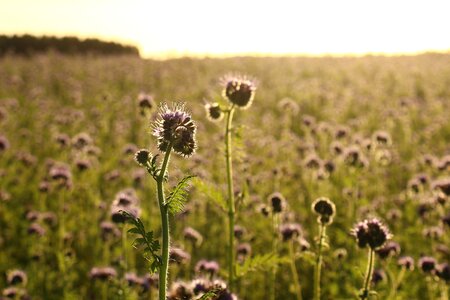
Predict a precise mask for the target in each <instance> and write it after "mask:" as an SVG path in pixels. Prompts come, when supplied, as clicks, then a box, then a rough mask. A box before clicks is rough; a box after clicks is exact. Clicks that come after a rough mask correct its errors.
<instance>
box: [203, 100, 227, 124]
mask: <svg viewBox="0 0 450 300" xmlns="http://www.w3.org/2000/svg"><path fill="white" fill-rule="evenodd" d="M205 109H206V116H207V117H208V119H209V120H210V121H220V120H222V118H223V111H222V109H221V108H220V105H219V103H217V102H214V103H206V104H205Z"/></svg>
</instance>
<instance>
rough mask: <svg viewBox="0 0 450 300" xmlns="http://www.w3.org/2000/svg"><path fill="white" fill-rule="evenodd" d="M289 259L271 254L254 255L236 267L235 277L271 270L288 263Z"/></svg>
mask: <svg viewBox="0 0 450 300" xmlns="http://www.w3.org/2000/svg"><path fill="white" fill-rule="evenodd" d="M288 262H289V258H287V257H280V256H278V255H275V254H273V253H267V254H262V255H255V256H253V257H249V258H247V259H246V260H245V261H244V263H243V264H238V265H236V275H237V277H243V276H245V275H247V274H248V273H250V272H254V271H266V270H271V269H272V268H274V267H275V266H277V265H279V264H282V263H288Z"/></svg>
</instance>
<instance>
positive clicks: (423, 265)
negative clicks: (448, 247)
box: [418, 256, 437, 273]
mask: <svg viewBox="0 0 450 300" xmlns="http://www.w3.org/2000/svg"><path fill="white" fill-rule="evenodd" d="M418 265H419V268H420V269H421V270H422V272H424V273H434V272H435V269H436V265H437V262H436V259H435V258H434V257H430V256H423V257H421V258H420V259H419V261H418Z"/></svg>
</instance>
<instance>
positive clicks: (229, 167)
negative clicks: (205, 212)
mask: <svg viewBox="0 0 450 300" xmlns="http://www.w3.org/2000/svg"><path fill="white" fill-rule="evenodd" d="M233 114H234V104H233V105H232V106H231V108H230V110H229V111H228V114H227V126H226V130H225V151H226V153H225V157H226V162H227V182H228V247H229V248H228V281H229V286H230V290H232V289H233V284H234V261H235V254H234V214H235V206H234V189H233V165H232V157H231V154H232V151H231V149H232V145H231V123H232V120H233Z"/></svg>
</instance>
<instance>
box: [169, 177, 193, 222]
mask: <svg viewBox="0 0 450 300" xmlns="http://www.w3.org/2000/svg"><path fill="white" fill-rule="evenodd" d="M194 177H195V176H194V175H188V176H186V177H184V178H183V179H181V180H180V182H178V184H177V185H176V186H175V187H174V188H173V190H172V191H171V192H170V193H169V196H167V198H166V206H167V207H168V209H169V211H170V212H171V213H172V214H177V213H180V212H182V211H183V210H184V205H185V204H186V201H187V195H188V192H187V190H188V188H189V181H190V180H191V179H192V178H194Z"/></svg>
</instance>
